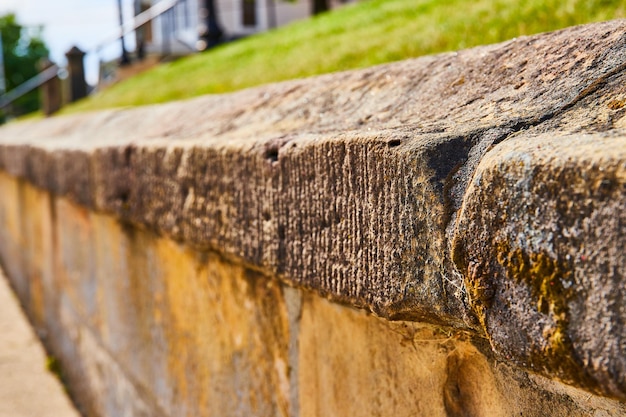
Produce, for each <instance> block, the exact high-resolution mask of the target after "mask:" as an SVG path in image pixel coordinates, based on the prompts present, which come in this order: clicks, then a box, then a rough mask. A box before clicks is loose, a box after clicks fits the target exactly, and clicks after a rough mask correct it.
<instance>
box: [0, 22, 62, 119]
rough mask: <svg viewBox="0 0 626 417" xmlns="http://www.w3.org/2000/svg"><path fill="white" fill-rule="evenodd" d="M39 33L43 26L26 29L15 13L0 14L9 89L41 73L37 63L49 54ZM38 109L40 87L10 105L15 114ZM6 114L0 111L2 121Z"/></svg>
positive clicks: (7, 86) (0, 33) (0, 32)
mask: <svg viewBox="0 0 626 417" xmlns="http://www.w3.org/2000/svg"><path fill="white" fill-rule="evenodd" d="M40 35H41V28H35V29H31V28H29V29H28V30H27V29H26V28H25V27H24V26H22V25H20V24H19V23H18V22H17V19H16V18H15V14H12V13H10V14H7V15H5V16H0V36H2V39H1V40H2V54H3V58H4V76H5V88H6V91H11V90H12V89H14V88H15V87H17V86H18V85H20V84H22V83H23V82H24V81H26V80H28V79H30V78H32V77H34V76H35V75H37V73H38V72H39V69H38V66H37V64H38V63H39V61H40V60H41V59H42V58H46V57H48V55H49V53H50V52H49V50H48V47H47V46H46V45H45V43H44V42H43V40H42V39H41V37H40ZM37 109H39V94H38V92H37V90H34V91H31V92H30V93H27V94H25V95H23V96H22V97H20V98H18V99H17V100H15V101H14V102H13V103H12V104H11V113H12V114H14V115H21V114H26V113H30V112H32V111H35V110H37ZM4 116H5V115H4V112H3V111H2V110H0V121H2V120H3V119H4Z"/></svg>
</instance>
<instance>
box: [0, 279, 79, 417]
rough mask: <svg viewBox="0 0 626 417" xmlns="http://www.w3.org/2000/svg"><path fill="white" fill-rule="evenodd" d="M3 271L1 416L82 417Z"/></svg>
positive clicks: (0, 300) (0, 299)
mask: <svg viewBox="0 0 626 417" xmlns="http://www.w3.org/2000/svg"><path fill="white" fill-rule="evenodd" d="M79 416H80V414H79V413H78V412H77V411H76V409H75V408H74V406H73V405H72V403H71V401H70V400H69V399H68V397H67V395H66V393H65V391H64V390H63V387H62V385H61V383H60V382H59V380H58V379H57V378H56V377H55V375H53V374H52V373H51V372H49V371H48V370H47V369H46V353H45V351H44V349H43V346H42V345H41V343H40V341H39V339H38V338H37V336H36V335H35V333H34V331H33V329H32V327H31V326H30V324H29V322H28V320H27V319H26V317H25V315H24V313H23V312H22V310H21V308H20V305H19V302H18V300H17V298H16V297H15V295H14V294H13V292H12V290H11V288H10V287H9V284H8V282H7V280H6V278H5V276H4V274H3V272H2V271H1V270H0V417H79Z"/></svg>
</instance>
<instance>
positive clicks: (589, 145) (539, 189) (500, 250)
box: [456, 134, 626, 396]
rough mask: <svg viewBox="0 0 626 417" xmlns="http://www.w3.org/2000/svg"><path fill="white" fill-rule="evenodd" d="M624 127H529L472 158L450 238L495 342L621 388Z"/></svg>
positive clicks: (581, 380) (625, 359) (624, 381)
mask: <svg viewBox="0 0 626 417" xmlns="http://www.w3.org/2000/svg"><path fill="white" fill-rule="evenodd" d="M625 208H626V135H620V136H615V135H612V134H594V135H576V136H562V137H555V136H554V135H545V134H544V135H540V136H537V137H526V140H524V141H523V142H520V141H507V142H505V143H502V144H501V145H500V146H498V147H497V148H496V149H494V150H493V151H492V152H490V153H488V154H487V156H486V157H485V158H484V159H483V161H482V162H481V163H480V165H479V166H478V170H477V172H476V174H475V175H474V178H473V180H472V182H471V185H470V187H469V188H468V192H467V195H466V198H465V201H464V205H463V208H462V210H461V213H460V214H459V223H458V225H457V227H458V234H457V241H456V245H457V246H456V248H457V255H458V260H459V262H458V263H459V264H460V265H462V267H461V269H462V270H463V272H464V276H465V279H466V285H467V288H468V290H469V293H470V295H471V296H470V298H471V300H472V303H473V305H474V307H475V310H476V311H477V312H478V313H479V316H480V318H481V321H482V322H483V325H484V326H485V329H486V333H487V334H488V335H489V338H490V340H491V342H492V345H493V346H494V349H495V350H496V351H498V352H500V353H501V354H502V356H503V357H512V358H515V360H516V361H518V362H519V363H521V364H523V365H524V366H526V367H530V368H532V369H536V370H538V371H544V372H546V371H548V372H549V373H552V374H554V375H556V376H558V377H559V378H561V379H563V380H565V381H570V382H571V381H577V383H578V384H582V385H583V386H585V387H586V388H587V389H590V390H596V391H598V390H604V391H606V392H608V393H611V394H612V395H616V396H623V393H624V392H626V355H624V352H626V327H624V325H623V323H625V322H626V307H625V304H624V299H625V298H626V290H625V287H624V277H625V276H626V253H625V251H624V242H626V210H625Z"/></svg>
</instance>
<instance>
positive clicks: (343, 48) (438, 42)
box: [64, 0, 626, 112]
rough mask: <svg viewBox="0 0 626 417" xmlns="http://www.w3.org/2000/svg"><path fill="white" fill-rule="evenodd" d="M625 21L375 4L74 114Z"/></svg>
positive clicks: (256, 42) (565, 4) (188, 63)
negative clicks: (569, 27) (542, 33)
mask: <svg viewBox="0 0 626 417" xmlns="http://www.w3.org/2000/svg"><path fill="white" fill-rule="evenodd" d="M299 1H303V0H299ZM625 16H626V2H624V1H623V0H526V1H518V0H476V1H467V0H439V1H437V0H367V1H363V2H361V3H358V4H356V5H351V6H347V7H345V8H342V9H339V10H336V11H333V12H330V13H327V14H324V15H321V16H318V17H315V18H312V19H309V20H306V21H301V22H296V23H294V24H291V25H289V26H285V27H282V28H279V29H277V30H273V31H270V32H266V33H263V34H260V35H256V36H251V37H248V38H246V39H243V40H240V41H237V42H232V43H229V44H226V45H223V46H220V47H218V48H215V49H212V50H210V51H207V52H204V53H201V54H197V55H193V56H190V57H187V58H183V59H180V60H178V61H175V62H172V63H168V64H163V65H160V66H158V67H156V68H155V69H153V70H151V71H148V72H145V73H143V74H140V75H138V76H136V77H133V78H131V79H128V80H126V81H124V82H122V83H119V84H117V85H115V86H113V87H111V88H109V89H107V90H105V91H103V92H101V93H99V94H96V95H94V96H92V97H90V98H88V99H86V100H83V101H81V102H79V103H76V104H74V105H72V106H69V107H67V108H66V109H65V110H64V112H75V111H84V110H94V109H102V108H109V107H118V106H129V105H131V106H132V105H142V104H148V103H158V102H165V101H170V100H176V99H182V98H187V97H193V96H197V95H201V94H209V93H224V92H229V91H234V90H239V89H242V88H246V87H251V86H255V85H259V84H265V83H271V82H275V81H281V80H287V79H292V78H300V77H307V76H312V75H315V74H322V73H327V72H333V71H341V70H347V69H352V68H362V67H367V66H371V65H375V64H380V63H384V62H390V61H397V60H401V59H406V58H411V57H416V56H420V55H426V54H432V53H437V52H443V51H451V50H458V49H463V48H468V47H471V46H476V45H481V44H489V43H495V42H500V41H504V40H506V39H510V38H514V37H516V36H520V35H528V34H533V33H539V32H546V31H551V30H555V29H559V28H563V27H567V26H573V25H577V24H582V23H588V22H595V21H602V20H609V19H615V18H623V17H625Z"/></svg>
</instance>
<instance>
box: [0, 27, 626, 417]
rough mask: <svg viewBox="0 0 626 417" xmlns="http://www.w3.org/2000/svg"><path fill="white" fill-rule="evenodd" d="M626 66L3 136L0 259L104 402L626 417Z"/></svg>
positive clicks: (397, 67)
mask: <svg viewBox="0 0 626 417" xmlns="http://www.w3.org/2000/svg"><path fill="white" fill-rule="evenodd" d="M624 51H626V22H624V21H614V22H607V23H602V24H597V25H591V26H584V27H577V28H571V29H567V30H564V31H561V32H556V33H551V34H544V35H538V36H535V37H530V38H519V39H516V40H512V41H509V42H506V43H504V44H500V45H493V46H488V47H481V48H476V49H472V50H467V51H461V52H458V53H453V54H444V55H440V56H434V57H426V58H421V59H417V60H413V61H406V62H402V63H397V64H391V65H385V66H380V67H375V68H371V69H366V70H361V71H355V72H347V73H340V74H332V75H328V76H323V77H317V78H313V79H307V80H299V81H292V82H287V83H282V84H277V85H271V86H265V87H260V88H257V89H251V90H247V91H243V92H240V93H235V94H231V95H227V96H214V97H204V98H200V99H195V100H191V101H187V102H180V103H171V104H167V105H161V106H154V107H146V108H138V109H126V110H112V111H108V112H100V113H94V114H82V115H76V116H68V117H60V118H53V119H48V120H45V121H36V122H23V123H17V124H12V125H8V126H5V127H3V128H2V129H0V170H1V172H2V173H0V195H1V196H2V199H1V200H0V260H1V262H2V265H3V267H4V268H5V270H6V272H7V275H8V276H9V278H10V279H11V281H12V283H13V285H14V287H15V289H16V291H17V293H18V295H19V296H20V299H21V300H22V302H23V304H24V306H25V308H26V310H27V311H28V312H29V314H30V316H31V319H32V320H33V322H34V323H35V325H36V326H37V327H38V328H40V329H41V331H42V332H45V335H46V336H45V339H46V341H47V343H48V344H49V346H50V347H51V349H52V350H53V351H54V352H55V353H56V354H57V355H58V356H59V357H60V358H61V360H62V361H63V363H64V365H65V367H66V372H67V379H68V381H69V385H70V388H71V389H72V391H73V392H74V394H75V398H76V399H77V401H79V402H80V404H81V406H82V407H83V410H84V411H85V412H86V413H87V414H88V415H94V416H118V415H133V416H140V415H146V416H148V415H149V416H159V415H162V416H179V415H190V416H191V415H193V416H195V415H198V416H205V415H206V416H221V415H246V416H247V415H258V416H273V415H292V416H297V415H306V416H309V415H310V416H321V415H329V414H330V415H429V416H430V415H434V416H436V415H443V416H465V415H471V416H480V415H485V416H498V415H502V416H513V415H520V414H522V415H537V416H540V415H541V416H543V415H546V414H549V415H563V416H566V415H567V416H570V415H581V416H582V415H594V416H595V415H597V416H600V415H624V414H625V413H626V403H625V401H626V355H624V352H626V326H625V325H624V323H626V307H625V306H624V302H623V299H624V295H625V294H624V291H626V290H625V289H624V276H625V272H626V271H625V269H626V255H625V254H624V243H625V242H626V236H625V234H626V229H625V227H624V224H625V222H626V215H625V214H624V213H625V212H626V211H625V210H624V208H625V207H626V83H624V80H625V77H626V73H625V71H624V69H625V68H626V55H625V54H624ZM547 410H548V411H547Z"/></svg>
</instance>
